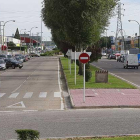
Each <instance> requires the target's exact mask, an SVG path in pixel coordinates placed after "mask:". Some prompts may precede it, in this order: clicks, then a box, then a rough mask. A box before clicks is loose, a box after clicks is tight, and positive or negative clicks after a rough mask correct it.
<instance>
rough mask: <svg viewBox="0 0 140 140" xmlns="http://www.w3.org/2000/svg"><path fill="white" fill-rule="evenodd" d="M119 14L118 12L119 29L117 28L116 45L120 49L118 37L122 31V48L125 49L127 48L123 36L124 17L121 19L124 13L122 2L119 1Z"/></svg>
mask: <svg viewBox="0 0 140 140" xmlns="http://www.w3.org/2000/svg"><path fill="white" fill-rule="evenodd" d="M123 5H124V4H123ZM123 10H124V9H123ZM117 14H118V17H117V30H116V39H115V46H116V49H117V50H118V47H117V38H118V34H119V32H120V33H121V38H122V50H124V49H125V48H124V37H123V29H122V19H121V16H122V15H123V14H122V3H118V6H117Z"/></svg>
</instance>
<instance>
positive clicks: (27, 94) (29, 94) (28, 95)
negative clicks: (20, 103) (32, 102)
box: [23, 92, 33, 98]
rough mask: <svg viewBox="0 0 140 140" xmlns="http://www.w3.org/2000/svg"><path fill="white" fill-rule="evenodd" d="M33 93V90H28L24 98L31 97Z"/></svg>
mask: <svg viewBox="0 0 140 140" xmlns="http://www.w3.org/2000/svg"><path fill="white" fill-rule="evenodd" d="M32 95H33V92H27V93H26V94H25V95H24V97H23V98H31V97H32Z"/></svg>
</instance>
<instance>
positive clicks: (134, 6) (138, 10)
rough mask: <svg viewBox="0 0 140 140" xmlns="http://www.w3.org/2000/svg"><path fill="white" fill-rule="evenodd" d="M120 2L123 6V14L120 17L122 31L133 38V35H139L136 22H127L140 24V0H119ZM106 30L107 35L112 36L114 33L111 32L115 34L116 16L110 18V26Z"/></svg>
mask: <svg viewBox="0 0 140 140" xmlns="http://www.w3.org/2000/svg"><path fill="white" fill-rule="evenodd" d="M121 2H122V3H123V4H124V5H122V14H124V16H122V26H123V30H125V32H126V35H128V36H135V33H137V34H139V25H138V23H136V22H128V20H137V21H138V22H139V23H140V0H121ZM123 9H125V11H124V10H123ZM116 13H117V12H116ZM107 28H108V31H107V34H108V35H113V36H114V33H113V32H111V31H114V32H116V28H117V15H116V16H114V17H113V18H111V20H110V25H109V27H107ZM125 32H124V35H125Z"/></svg>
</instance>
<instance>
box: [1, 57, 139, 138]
mask: <svg viewBox="0 0 140 140" xmlns="http://www.w3.org/2000/svg"><path fill="white" fill-rule="evenodd" d="M95 64H100V65H102V66H103V67H104V68H106V69H108V70H109V71H111V72H114V73H116V74H119V75H121V74H122V73H125V74H126V73H127V76H126V78H128V75H132V74H133V73H137V74H138V72H139V70H137V69H135V70H134V69H128V70H127V69H123V67H122V63H117V62H115V61H114V60H111V61H108V60H107V59H103V60H101V61H99V62H98V63H95ZM122 76H123V74H122ZM58 79H59V68H58V58H47V57H46V58H43V57H42V58H34V59H32V60H30V61H29V62H27V63H24V67H23V69H21V70H20V69H15V70H13V69H9V70H7V71H6V72H4V73H3V72H0V81H1V85H0V93H5V94H4V95H3V96H2V94H0V95H1V96H2V97H0V140H15V139H16V138H17V135H16V133H15V130H17V129H34V130H38V131H39V132H40V138H49V137H79V136H103V135H127V134H140V129H139V126H140V109H91V110H84V109H83V110H73V109H66V110H61V109H62V108H61V107H62V101H61V98H60V97H54V92H57V94H56V95H57V96H59V92H60V91H61V90H60V86H59V84H60V81H59V80H58ZM137 79H138V78H137ZM130 80H131V79H130ZM24 81H25V82H24ZM61 82H62V81H61ZM7 85H8V86H7ZM63 85H64V81H63ZM63 89H65V87H64V88H63ZM40 92H43V94H40ZM46 92H47V96H45V95H46V94H44V93H46ZM13 93H19V94H13ZM26 93H28V94H26ZM64 93H65V95H64ZM20 94H21V95H20ZM25 95H26V96H25ZM24 96H25V97H26V98H24ZM63 96H64V97H66V96H67V95H66V91H65V92H63ZM9 97H10V98H9ZM39 97H42V98H43V99H42V98H41V99H40V98H39ZM52 101H53V103H52ZM55 101H56V102H55ZM58 102H59V105H58ZM67 102H68V100H67ZM15 103H19V104H16V105H13V104H15ZM48 104H49V106H48ZM10 105H12V107H11V108H7V107H8V106H10ZM24 105H25V108H24ZM21 107H23V108H21ZM56 109H58V110H57V111H56Z"/></svg>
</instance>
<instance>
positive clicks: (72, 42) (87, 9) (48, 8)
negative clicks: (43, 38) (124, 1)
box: [42, 0, 118, 75]
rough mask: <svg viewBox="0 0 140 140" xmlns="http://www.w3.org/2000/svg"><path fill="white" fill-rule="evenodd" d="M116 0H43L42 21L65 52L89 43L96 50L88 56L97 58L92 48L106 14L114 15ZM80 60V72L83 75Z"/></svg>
mask: <svg viewBox="0 0 140 140" xmlns="http://www.w3.org/2000/svg"><path fill="white" fill-rule="evenodd" d="M117 2H118V0H59V1H58V0H44V1H43V9H42V16H43V21H44V23H45V25H46V26H47V27H48V28H50V29H51V32H52V39H53V41H54V42H55V44H56V45H57V47H58V48H59V49H60V50H61V51H62V52H63V53H64V54H65V53H66V52H67V50H68V49H72V50H73V51H74V50H75V47H76V50H77V51H80V52H82V51H83V49H87V48H88V47H90V50H91V51H92V52H93V53H94V52H95V53H96V57H94V54H93V55H92V56H91V57H93V58H90V59H91V60H92V61H94V59H95V60H97V59H98V55H97V53H100V51H95V50H97V49H95V48H97V47H99V39H100V35H101V33H103V32H104V30H105V27H106V26H108V24H109V22H108V20H109V18H110V17H111V16H112V15H113V10H114V7H115V6H116V4H117ZM81 69H82V64H81V63H79V74H81V75H82V70H81Z"/></svg>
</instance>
